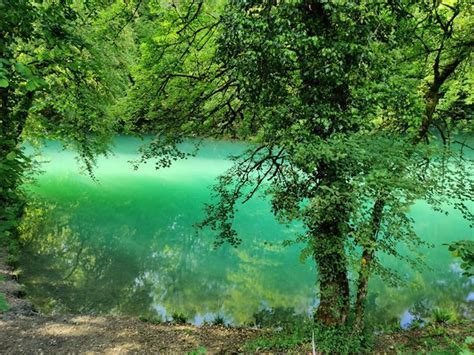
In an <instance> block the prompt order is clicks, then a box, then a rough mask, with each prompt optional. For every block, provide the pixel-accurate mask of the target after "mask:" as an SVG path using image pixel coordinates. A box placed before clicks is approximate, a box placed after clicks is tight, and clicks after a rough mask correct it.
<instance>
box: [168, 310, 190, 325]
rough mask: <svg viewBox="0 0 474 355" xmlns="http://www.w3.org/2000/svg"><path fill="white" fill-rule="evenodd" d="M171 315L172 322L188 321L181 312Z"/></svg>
mask: <svg viewBox="0 0 474 355" xmlns="http://www.w3.org/2000/svg"><path fill="white" fill-rule="evenodd" d="M171 317H172V318H173V322H174V323H176V324H186V323H187V321H188V318H187V317H186V316H185V315H184V314H183V313H178V312H175V313H173V314H172V315H171Z"/></svg>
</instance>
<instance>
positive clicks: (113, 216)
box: [21, 137, 474, 325]
mask: <svg viewBox="0 0 474 355" xmlns="http://www.w3.org/2000/svg"><path fill="white" fill-rule="evenodd" d="M139 144H140V142H139V141H138V140H135V139H132V138H126V137H120V138H117V139H116V142H115V149H114V155H112V156H110V157H108V158H101V159H99V161H98V167H97V169H96V171H95V175H96V177H97V180H98V181H96V182H95V181H93V180H92V179H90V177H88V176H87V175H86V174H79V165H78V162H77V159H76V157H75V155H74V154H73V153H72V152H69V151H64V150H61V149H59V146H58V145H55V144H53V143H50V144H49V145H48V146H47V147H46V148H45V149H43V153H42V157H41V159H42V160H46V161H49V162H47V163H44V164H43V170H44V173H43V174H41V175H39V176H38V178H37V182H36V184H35V185H34V186H32V187H31V190H32V194H33V195H34V196H36V198H37V200H38V207H37V208H36V209H35V210H30V212H29V213H30V215H31V216H34V218H33V217H31V218H28V219H27V222H26V223H25V226H24V227H23V228H24V230H23V241H24V245H25V247H24V249H23V255H22V260H21V265H22V269H23V271H24V272H23V275H24V276H23V280H22V282H23V283H25V285H26V287H27V294H28V295H29V297H30V298H31V300H32V301H33V302H34V303H35V304H36V305H37V307H38V308H40V309H41V310H42V311H44V312H52V313H62V312H68V313H78V312H81V313H92V314H96V313H97V314H103V313H112V314H123V315H132V316H139V315H156V316H159V317H161V318H163V319H170V318H171V316H172V315H173V313H180V314H183V315H185V316H186V317H187V318H188V320H189V321H191V322H193V323H195V324H202V323H203V322H205V321H212V320H213V319H214V318H215V317H216V316H220V317H223V318H224V319H225V321H226V322H228V323H232V324H248V323H253V322H255V314H256V313H257V312H259V311H262V310H264V311H265V310H267V311H268V310H271V309H273V310H274V309H280V310H281V309H291V308H292V310H291V312H292V311H294V312H295V313H300V314H308V313H310V312H311V310H312V309H314V306H315V305H316V304H317V297H316V293H315V291H316V288H315V282H316V272H315V267H314V264H313V262H312V261H311V260H308V261H306V262H301V261H300V258H299V250H300V249H301V246H299V245H295V246H292V247H283V246H282V245H281V242H282V241H283V240H286V239H292V238H294V236H295V235H296V234H297V233H298V228H297V227H296V226H282V225H280V224H278V223H277V222H276V221H275V219H274V217H273V216H272V215H271V214H270V213H269V203H268V202H267V201H266V200H264V199H263V198H255V199H253V200H251V201H250V202H249V203H248V204H246V205H245V206H243V207H242V208H240V210H239V213H238V214H237V216H236V220H235V226H236V229H237V231H238V232H239V234H240V236H241V237H242V239H243V241H244V242H243V244H242V245H241V246H240V247H239V248H232V247H230V246H223V247H221V248H219V249H217V250H215V249H213V245H212V243H213V241H214V234H213V233H212V232H211V231H209V230H196V229H195V228H194V227H193V225H194V224H195V223H197V222H199V221H200V220H201V219H202V217H203V209H202V207H203V204H204V203H205V202H208V201H209V198H210V189H209V187H210V186H211V185H212V184H213V183H214V181H215V178H216V177H217V176H218V175H219V174H220V173H222V172H224V171H225V170H226V169H227V168H229V167H230V165H231V163H230V161H229V160H228V159H227V157H228V155H229V154H235V153H237V152H238V151H240V150H242V149H244V145H243V144H239V143H232V142H218V141H216V142H207V143H205V144H204V146H203V148H202V150H201V151H200V153H199V154H198V155H197V156H196V157H193V158H190V159H188V160H184V161H179V162H177V163H175V164H174V165H173V166H172V167H171V168H169V169H163V170H160V171H156V170H155V169H154V166H153V164H147V165H145V166H141V167H140V168H139V169H138V170H137V171H134V170H133V168H132V165H131V164H130V161H131V160H134V159H137V158H138V155H137V149H138V147H139ZM411 213H412V216H413V217H414V218H415V220H416V229H417V231H418V233H419V234H420V235H421V236H422V237H423V239H425V240H427V241H428V242H430V243H433V244H434V245H435V247H434V248H430V249H428V248H426V249H424V250H422V253H423V254H424V257H425V260H426V263H427V266H428V268H426V269H424V270H422V271H413V270H412V269H411V268H410V267H409V266H408V265H405V264H403V263H401V262H400V261H397V260H393V259H390V258H388V257H385V262H386V263H387V265H389V266H391V267H393V268H394V269H396V270H397V271H398V272H399V273H400V274H401V276H402V277H403V278H404V279H405V280H406V282H405V283H403V284H402V285H401V286H390V285H388V284H387V283H385V282H382V281H381V280H380V279H378V278H374V279H373V280H372V283H371V288H370V297H369V298H370V305H369V309H370V317H371V318H372V319H374V320H376V321H377V322H379V323H389V322H393V321H394V320H397V321H398V322H401V323H402V325H403V324H405V323H407V322H409V320H410V319H412V318H413V317H416V316H422V317H423V316H426V315H427V314H429V312H430V311H431V310H432V309H434V308H437V307H440V308H443V309H447V310H449V311H450V312H451V313H453V314H455V315H456V316H458V317H467V318H472V316H473V306H474V280H469V279H467V278H466V277H463V276H461V272H460V269H459V261H458V260H456V259H454V258H453V257H452V256H451V255H450V254H449V253H448V251H447V248H446V247H445V246H443V245H442V244H444V243H448V242H451V241H455V240H459V239H471V238H473V237H474V235H473V230H472V229H469V226H468V223H466V222H465V221H464V220H463V219H462V218H461V216H460V215H459V214H457V213H456V212H454V211H453V212H452V213H450V214H449V215H448V216H445V215H442V214H439V213H436V212H433V211H431V210H430V209H429V208H428V207H427V206H425V205H424V204H421V203H420V204H417V205H415V206H414V207H413V210H412V212H411ZM353 276H355V275H353Z"/></svg>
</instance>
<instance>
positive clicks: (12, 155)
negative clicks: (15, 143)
mask: <svg viewBox="0 0 474 355" xmlns="http://www.w3.org/2000/svg"><path fill="white" fill-rule="evenodd" d="M15 158H16V153H15V152H10V153H8V154H7V160H15Z"/></svg>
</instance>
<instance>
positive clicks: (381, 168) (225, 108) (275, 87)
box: [0, 0, 474, 352]
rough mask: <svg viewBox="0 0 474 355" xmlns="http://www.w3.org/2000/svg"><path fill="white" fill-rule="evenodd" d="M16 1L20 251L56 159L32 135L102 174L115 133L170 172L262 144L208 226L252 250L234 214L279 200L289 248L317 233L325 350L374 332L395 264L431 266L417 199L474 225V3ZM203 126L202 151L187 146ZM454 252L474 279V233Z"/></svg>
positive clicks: (1, 217)
mask: <svg viewBox="0 0 474 355" xmlns="http://www.w3.org/2000/svg"><path fill="white" fill-rule="evenodd" d="M0 10H2V11H1V15H0V16H1V17H0V41H1V42H0V105H1V106H0V172H1V174H0V237H1V238H2V240H3V241H6V242H5V243H6V244H5V245H7V248H10V250H9V252H10V254H11V255H12V256H13V257H14V255H15V254H16V252H15V249H18V248H19V247H20V246H19V244H18V243H19V242H18V241H19V238H20V234H21V233H22V230H23V231H28V228H29V227H28V224H29V225H34V223H35V221H34V218H35V217H34V216H35V213H34V211H35V207H34V206H33V207H31V208H30V209H29V211H30V212H31V211H32V213H30V214H29V215H26V217H25V215H24V212H25V207H26V205H27V204H28V200H29V199H30V197H29V196H30V195H27V194H25V192H24V188H25V185H26V184H27V183H29V182H30V181H31V179H32V178H33V176H34V174H33V173H34V172H35V171H36V170H37V169H38V168H39V167H38V166H37V165H36V164H35V161H34V159H32V158H31V156H27V155H26V154H25V151H24V146H25V144H26V143H28V144H30V145H32V146H35V147H36V146H41V144H42V143H43V142H44V141H45V140H46V139H49V140H55V141H59V142H60V143H61V144H63V145H64V146H65V147H69V148H73V149H75V150H76V151H77V152H78V154H79V157H80V159H81V162H82V165H83V168H84V170H85V171H86V173H87V174H89V175H90V176H91V178H92V179H94V167H95V165H94V164H95V161H96V158H97V156H99V155H106V154H108V153H109V152H110V148H111V143H112V138H113V137H114V135H117V134H126V135H133V136H139V137H142V136H144V135H150V134H151V135H152V136H153V139H151V140H150V141H149V142H147V143H144V144H143V146H142V148H141V158H140V159H139V160H138V161H135V162H134V163H135V164H136V165H137V167H138V166H140V165H142V164H146V163H147V162H150V161H153V162H154V164H155V165H156V168H157V169H162V168H166V167H169V166H170V165H172V164H173V163H174V162H175V161H177V160H180V159H186V158H188V157H191V156H193V155H195V154H196V152H197V151H199V149H200V148H201V146H202V144H203V142H204V141H205V139H209V138H217V139H222V138H226V139H236V140H240V141H245V142H247V143H248V145H247V146H246V149H245V150H244V151H243V152H242V153H240V154H238V155H237V156H234V157H232V160H233V165H232V167H230V168H229V169H228V171H227V172H225V173H224V174H222V175H221V176H220V177H219V179H218V181H217V183H216V184H215V185H214V187H213V200H212V201H211V202H210V203H208V204H207V205H206V206H205V211H206V215H205V217H204V219H203V220H202V221H201V223H200V224H199V226H198V228H201V229H202V230H204V231H206V230H213V231H215V232H216V233H217V239H216V242H215V246H216V247H220V246H222V245H223V244H230V245H232V246H235V247H238V246H239V245H240V244H241V243H245V240H243V239H242V238H241V236H240V235H239V234H238V233H237V232H236V230H235V228H234V222H235V216H236V211H237V210H238V208H239V206H240V205H241V204H242V203H244V204H245V203H247V202H248V201H249V200H251V199H252V198H254V196H255V195H256V194H259V193H262V194H264V195H265V196H266V198H267V199H268V200H269V201H270V202H271V206H270V209H271V212H272V213H273V214H274V215H275V216H276V218H277V219H278V221H279V222H281V223H282V224H291V223H299V224H301V226H302V231H301V232H297V233H296V234H295V235H292V236H291V237H290V238H288V239H287V240H284V241H281V243H283V245H286V246H292V245H295V244H298V245H303V246H302V250H301V257H302V259H311V260H313V261H314V263H315V265H316V267H317V286H318V293H317V299H318V304H317V307H316V311H315V313H314V317H313V318H314V319H313V320H312V321H311V322H310V326H309V328H308V329H311V334H312V335H313V334H314V339H315V340H314V342H315V344H318V350H319V351H323V352H334V351H338V352H354V351H361V350H363V349H364V346H365V345H364V344H366V342H367V336H366V335H367V334H371V332H372V331H373V330H372V328H367V326H368V322H367V317H366V305H367V302H368V289H369V280H370V279H371V277H372V276H373V275H379V276H381V277H383V278H384V279H385V280H387V281H389V282H393V283H396V282H401V278H400V275H398V274H397V272H396V270H393V269H390V268H388V267H387V266H386V265H385V264H384V258H383V257H382V256H383V255H391V256H395V257H397V258H400V259H401V260H404V261H405V262H406V263H410V264H412V265H414V266H416V265H419V264H420V263H421V262H422V260H421V258H415V259H414V258H407V257H406V256H405V255H404V254H403V253H400V252H399V249H397V247H398V246H399V245H403V246H404V247H406V248H411V249H415V250H416V248H418V247H420V246H422V245H424V244H426V243H425V241H424V240H422V239H421V238H420V237H419V236H418V235H417V233H416V230H415V228H414V222H413V220H412V218H411V217H410V215H409V211H410V207H411V206H412V205H413V204H414V203H415V202H416V201H424V202H426V203H427V204H429V205H430V206H431V207H432V208H433V209H434V210H435V211H438V212H441V213H447V211H448V210H449V209H450V208H454V209H455V210H457V211H459V213H460V214H462V216H463V217H464V218H465V219H466V220H467V221H468V222H469V223H470V224H471V227H472V223H473V222H474V219H473V212H472V200H473V196H474V184H473V183H474V176H473V174H472V171H473V168H474V162H473V160H472V157H470V156H469V154H472V153H471V151H472V149H473V147H472V145H471V143H469V139H470V137H472V133H473V126H474V125H473V102H474V90H473V83H474V72H473V69H472V68H473V66H472V64H473V63H472V48H473V44H474V37H473V33H474V32H473V23H474V21H473V19H474V15H473V13H472V4H471V3H470V2H469V1H466V0H443V1H416V2H413V1H404V0H402V1H389V0H386V1H385V0H384V1H379V2H374V1H351V0H342V1H322V0H295V1H273V0H272V1H270V0H268V1H267V0H258V1H253V0H251V1H233V0H232V1H225V0H212V1H200V0H185V1H171V0H170V1H164V0H161V1H158V0H157V1H154V0H119V1H114V2H110V1H102V0H89V1H77V0H67V1H55V0H53V1H29V0H22V1H13V0H3V1H1V2H0ZM190 138H192V139H193V140H192V143H193V144H194V148H195V149H191V150H189V149H188V150H184V149H182V146H183V143H184V142H189V139H190ZM158 173H159V172H157V174H158ZM30 202H31V201H30ZM30 205H32V203H30ZM36 211H41V208H37V209H36ZM44 211H46V209H45V210H44ZM44 211H43V212H44ZM40 215H41V213H40V212H39V213H38V214H37V215H36V216H37V217H38V218H39V217H40ZM84 223H87V221H85V222H84ZM22 226H23V227H22ZM22 228H23V229H22ZM98 239H100V238H99V237H98ZM262 242H263V241H262ZM445 247H446V248H448V246H445ZM81 250H82V249H81ZM449 250H450V251H452V252H453V253H455V254H456V255H457V256H459V257H460V258H462V260H463V263H462V264H461V266H462V268H463V269H464V272H465V274H466V275H467V276H472V268H473V241H472V240H462V241H458V242H456V243H455V244H453V245H451V246H449ZM73 270H75V269H73ZM354 275H356V276H354ZM68 277H69V276H67V277H66V278H68ZM0 297H1V294H0ZM1 302H3V301H2V298H0V307H1V304H2V303H1ZM427 331H429V330H427ZM295 334H298V331H297V330H294V331H292V332H291V335H290V338H291V339H293V338H292V337H295V336H296V337H297V335H295ZM304 334H305V336H307V335H308V334H309V333H308V334H307V332H306V330H305V333H304ZM327 339H331V341H326V340H327ZM463 341H464V340H463ZM468 342H469V340H468ZM469 344H470V343H469ZM469 344H468V345H469ZM262 349H263V348H259V347H258V346H257V347H256V348H253V350H262ZM272 349H273V348H272Z"/></svg>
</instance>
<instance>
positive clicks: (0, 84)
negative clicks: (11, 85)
mask: <svg viewBox="0 0 474 355" xmlns="http://www.w3.org/2000/svg"><path fill="white" fill-rule="evenodd" d="M7 87H8V80H7V79H5V78H1V79H0V88H7Z"/></svg>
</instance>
